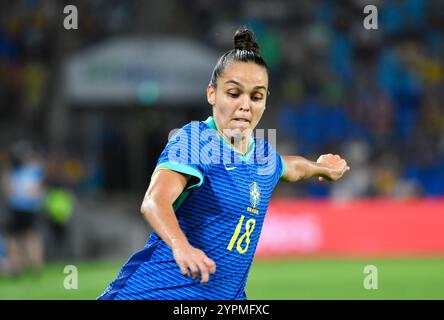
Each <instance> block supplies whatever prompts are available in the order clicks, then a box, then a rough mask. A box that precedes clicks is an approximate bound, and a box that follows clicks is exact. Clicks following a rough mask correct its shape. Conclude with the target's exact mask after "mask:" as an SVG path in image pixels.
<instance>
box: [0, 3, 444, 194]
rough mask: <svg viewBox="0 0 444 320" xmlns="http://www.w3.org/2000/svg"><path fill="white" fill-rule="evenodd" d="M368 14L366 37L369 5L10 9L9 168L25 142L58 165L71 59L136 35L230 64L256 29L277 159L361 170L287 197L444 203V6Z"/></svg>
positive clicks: (0, 73) (4, 111)
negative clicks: (57, 138) (218, 55)
mask: <svg viewBox="0 0 444 320" xmlns="http://www.w3.org/2000/svg"><path fill="white" fill-rule="evenodd" d="M371 3H372V4H374V5H375V6H376V7H377V8H378V30H366V29H364V27H363V24H362V21H363V19H364V17H365V14H364V13H363V8H364V6H365V5H367V4H368V3H367V2H366V1H361V0H349V1H341V2H340V3H339V2H336V1H273V2H272V3H271V2H269V1H241V2H239V1H206V0H198V1H180V2H179V1H177V2H176V1H163V2H162V3H159V2H155V1H140V0H139V1H124V0H114V1H104V0H95V1H88V2H85V1H60V2H58V1H52V0H40V1H39V0H21V1H15V2H9V3H8V4H6V3H5V4H2V10H1V25H0V130H1V132H2V134H1V146H2V147H1V148H0V160H1V159H5V158H6V152H7V149H6V147H7V146H8V144H9V143H10V142H11V141H13V140H14V139H16V138H17V137H23V136H25V137H27V138H30V137H32V139H33V140H34V141H35V142H37V143H40V144H41V145H44V146H45V147H47V150H46V151H47V152H48V153H51V152H53V153H54V149H53V146H51V145H48V143H47V142H48V141H49V140H50V138H49V135H50V132H49V130H48V129H47V127H48V121H49V120H48V119H49V117H50V116H49V113H50V108H49V106H50V102H51V98H52V97H53V96H54V93H55V91H56V90H57V83H56V80H54V78H55V74H56V72H57V67H58V66H57V63H56V62H57V61H60V60H61V59H63V57H64V56H65V55H67V54H69V53H72V52H75V51H77V50H81V49H82V48H85V47H88V46H90V45H92V44H94V43H97V42H100V41H102V40H106V39H109V38H111V37H113V36H117V35H122V34H131V33H143V34H163V35H169V34H178V35H183V36H186V37H192V38H193V39H196V40H199V41H202V42H205V43H207V44H208V45H210V46H213V47H214V48H216V49H217V50H219V51H221V52H222V51H224V50H225V49H226V48H229V47H230V46H231V36H232V33H233V30H234V29H235V28H236V27H237V26H239V25H248V26H250V27H252V28H253V30H254V31H255V32H256V35H257V37H258V39H259V43H260V44H261V51H262V54H263V55H264V57H265V59H266V61H267V62H268V64H269V65H270V68H271V81H270V84H271V87H270V90H271V96H270V98H269V102H268V104H269V105H270V106H271V107H270V108H269V110H267V112H268V113H267V117H269V118H271V119H273V121H274V122H272V124H274V125H275V126H276V127H277V128H278V149H281V150H280V151H281V152H282V153H287V152H288V153H295V154H301V155H304V156H307V157H311V158H314V157H316V156H317V155H319V154H321V153H324V152H333V153H341V154H343V155H344V157H346V158H347V159H349V162H350V164H351V166H352V169H353V170H352V171H351V172H350V175H349V179H346V180H344V181H343V182H341V183H339V184H337V185H334V186H332V185H327V184H321V185H319V184H317V183H310V182H307V183H303V184H301V185H298V186H291V187H288V188H287V189H286V191H285V192H287V193H289V194H300V195H311V196H327V195H332V196H338V197H358V196H376V195H381V196H400V197H403V196H412V195H430V196H435V195H441V194H443V193H444V134H443V132H444V107H443V106H442V101H443V94H444V93H443V92H444V90H443V81H444V80H443V79H444V66H443V58H442V57H444V52H443V51H444V45H443V43H444V42H443V33H444V6H443V5H442V1H439V0H430V1H422V0H405V1H397V0H391V1H372V2H371ZM66 4H74V5H76V6H77V7H78V12H79V29H78V30H77V31H76V32H74V33H70V34H69V40H67V39H65V38H66V34H65V33H63V30H62V23H61V21H62V19H63V15H62V14H60V13H61V12H62V10H63V7H64V6H65V5H66ZM203 100H204V99H203ZM203 106H204V101H203ZM264 121H266V120H264ZM64 148H65V149H67V151H68V152H71V153H72V152H76V151H78V150H70V148H69V146H64ZM79 153H81V152H79ZM78 158H79V159H80V161H82V160H84V161H86V160H85V158H84V157H83V158H82V155H81V154H78ZM83 166H84V167H88V165H87V164H85V163H83ZM90 174H92V173H89V172H87V173H86V175H87V176H88V175H90ZM95 181H96V184H98V187H101V186H100V179H98V180H97V179H96V180H95Z"/></svg>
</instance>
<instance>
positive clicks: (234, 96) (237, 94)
mask: <svg viewBox="0 0 444 320" xmlns="http://www.w3.org/2000/svg"><path fill="white" fill-rule="evenodd" d="M227 94H228V96H230V97H231V98H237V97H239V93H233V92H227Z"/></svg>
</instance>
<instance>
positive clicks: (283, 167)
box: [279, 155, 287, 178]
mask: <svg viewBox="0 0 444 320" xmlns="http://www.w3.org/2000/svg"><path fill="white" fill-rule="evenodd" d="M279 158H280V159H281V163H282V171H281V175H280V176H279V178H282V176H283V175H284V173H285V170H287V166H286V165H285V161H284V158H282V156H281V155H279Z"/></svg>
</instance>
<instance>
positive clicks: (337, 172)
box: [316, 153, 350, 181]
mask: <svg viewBox="0 0 444 320" xmlns="http://www.w3.org/2000/svg"><path fill="white" fill-rule="evenodd" d="M316 163H318V164H320V165H322V167H323V172H324V173H323V174H322V175H321V176H320V177H319V181H323V180H324V179H327V180H329V181H336V180H338V179H340V178H341V177H342V176H343V175H344V173H346V172H347V171H348V170H350V167H349V166H348V165H347V162H346V161H345V160H344V159H342V158H341V157H340V156H339V155H336V154H335V155H333V154H331V153H329V154H323V155H321V156H320V157H319V158H318V160H317V161H316Z"/></svg>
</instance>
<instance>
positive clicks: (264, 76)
mask: <svg viewBox="0 0 444 320" xmlns="http://www.w3.org/2000/svg"><path fill="white" fill-rule="evenodd" d="M218 80H219V81H218V82H219V83H221V84H223V85H224V84H225V83H226V82H227V81H230V80H234V81H236V82H238V83H240V84H242V85H243V86H244V87H255V86H264V87H268V73H267V70H266V69H265V68H264V67H262V66H259V65H257V64H256V63H253V62H240V61H230V62H229V63H227V65H226V66H225V69H224V72H223V73H222V75H221V77H219V79H218Z"/></svg>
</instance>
